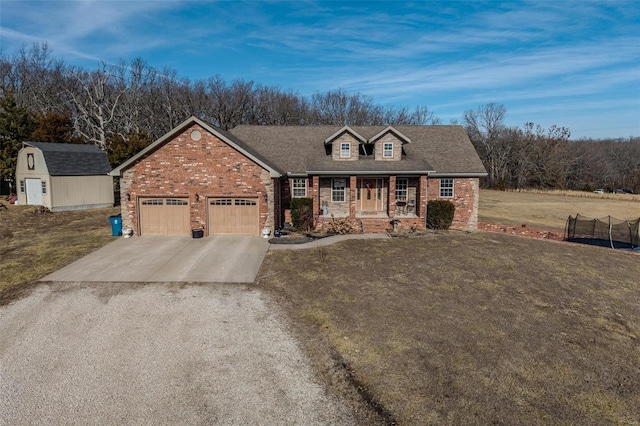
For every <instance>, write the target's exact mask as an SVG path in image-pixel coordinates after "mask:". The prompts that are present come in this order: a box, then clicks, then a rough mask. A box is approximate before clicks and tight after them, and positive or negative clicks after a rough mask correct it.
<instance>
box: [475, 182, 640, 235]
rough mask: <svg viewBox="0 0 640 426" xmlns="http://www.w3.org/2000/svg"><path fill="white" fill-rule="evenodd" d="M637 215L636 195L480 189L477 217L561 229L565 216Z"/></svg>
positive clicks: (639, 199)
mask: <svg viewBox="0 0 640 426" xmlns="http://www.w3.org/2000/svg"><path fill="white" fill-rule="evenodd" d="M576 213H579V214H580V215H582V216H587V217H592V218H600V217H604V216H613V217H615V218H618V219H637V218H639V217H640V195H628V194H593V193H588V192H577V191H557V192H515V191H493V190H486V189H484V190H480V208H479V214H478V216H479V220H480V221H481V222H494V223H502V224H505V225H515V226H520V225H522V224H526V225H527V226H529V227H532V228H540V229H548V230H553V231H564V228H565V224H566V221H567V217H569V215H572V216H575V215H576Z"/></svg>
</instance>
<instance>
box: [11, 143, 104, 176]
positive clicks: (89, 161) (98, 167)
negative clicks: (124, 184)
mask: <svg viewBox="0 0 640 426" xmlns="http://www.w3.org/2000/svg"><path fill="white" fill-rule="evenodd" d="M23 146H30V147H33V148H36V149H39V150H40V151H42V155H43V156H44V161H45V162H46V166H47V170H48V171H49V175H51V176H93V175H107V174H109V170H111V166H110V165H109V160H108V158H107V154H106V153H105V152H103V151H101V150H100V149H99V148H98V147H97V146H95V145H88V144H70V143H51V142H23Z"/></svg>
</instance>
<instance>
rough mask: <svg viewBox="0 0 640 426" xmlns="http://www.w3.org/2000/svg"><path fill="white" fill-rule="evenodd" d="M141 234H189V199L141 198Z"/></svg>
mask: <svg viewBox="0 0 640 426" xmlns="http://www.w3.org/2000/svg"><path fill="white" fill-rule="evenodd" d="M140 233H141V234H142V235H189V234H190V233H191V226H190V219H189V201H188V200H187V199H186V198H141V199H140Z"/></svg>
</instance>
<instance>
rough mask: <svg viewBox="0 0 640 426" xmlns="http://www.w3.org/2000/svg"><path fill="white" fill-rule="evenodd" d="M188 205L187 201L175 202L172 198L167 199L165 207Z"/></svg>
mask: <svg viewBox="0 0 640 426" xmlns="http://www.w3.org/2000/svg"><path fill="white" fill-rule="evenodd" d="M187 204H189V203H188V202H187V200H176V199H174V198H167V206H186V205H187Z"/></svg>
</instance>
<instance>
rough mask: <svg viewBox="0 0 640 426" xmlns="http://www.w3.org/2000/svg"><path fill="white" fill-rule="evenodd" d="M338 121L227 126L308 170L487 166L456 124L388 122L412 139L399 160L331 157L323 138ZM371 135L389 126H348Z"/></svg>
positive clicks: (299, 170) (261, 151)
mask: <svg viewBox="0 0 640 426" xmlns="http://www.w3.org/2000/svg"><path fill="white" fill-rule="evenodd" d="M341 129H343V126H249V125H242V126H238V127H235V128H233V129H231V130H230V131H229V133H231V134H232V135H234V136H235V137H236V138H238V139H240V140H242V141H243V142H244V144H245V145H246V146H248V147H250V148H251V149H252V150H253V151H254V152H256V153H257V154H258V155H260V156H261V157H262V158H264V159H265V160H266V161H268V162H269V163H270V164H272V165H273V166H274V167H275V168H277V169H279V170H283V171H286V172H288V173H291V174H304V173H307V172H314V173H319V172H333V171H335V172H345V173H347V172H350V171H354V172H363V173H364V172H388V173H389V172H398V173H402V172H405V173H411V172H430V173H431V174H433V175H436V176H437V175H440V176H447V175H449V176H463V175H468V176H484V175H486V170H485V168H484V166H483V164H482V161H480V158H479V157H478V154H477V152H476V150H475V148H474V147H473V145H472V144H471V141H470V140H469V137H468V136H467V134H466V133H465V131H464V129H463V128H462V127H461V126H393V129H395V130H397V131H398V132H400V133H402V135H404V136H405V137H406V138H408V139H409V140H410V141H411V143H406V144H404V146H403V149H404V151H405V154H406V155H403V157H402V160H401V161H373V160H372V159H370V158H362V157H361V158H360V160H358V161H333V160H332V159H331V156H330V155H327V152H326V150H325V143H324V142H325V141H326V140H327V138H329V137H330V136H332V135H334V134H336V132H339V131H340V130H341ZM350 129H351V130H353V131H354V132H356V133H358V135H361V136H362V137H363V138H365V139H367V140H371V139H372V138H373V137H375V136H376V135H378V134H379V133H380V132H382V131H384V130H385V129H388V126H351V127H350Z"/></svg>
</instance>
